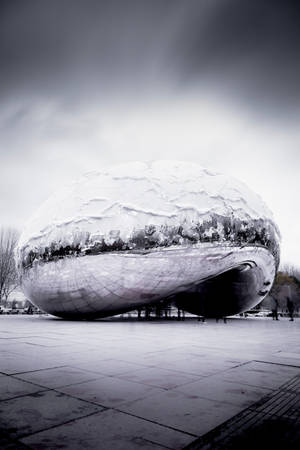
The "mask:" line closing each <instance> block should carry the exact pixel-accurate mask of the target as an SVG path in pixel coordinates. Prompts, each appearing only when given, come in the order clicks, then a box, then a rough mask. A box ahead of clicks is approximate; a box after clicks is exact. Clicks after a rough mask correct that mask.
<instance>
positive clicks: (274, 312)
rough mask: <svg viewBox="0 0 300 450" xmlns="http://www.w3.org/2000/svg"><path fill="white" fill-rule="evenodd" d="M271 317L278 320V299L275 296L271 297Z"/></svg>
mask: <svg viewBox="0 0 300 450" xmlns="http://www.w3.org/2000/svg"><path fill="white" fill-rule="evenodd" d="M272 303H273V305H272V317H273V320H279V319H278V300H277V298H274V297H272Z"/></svg>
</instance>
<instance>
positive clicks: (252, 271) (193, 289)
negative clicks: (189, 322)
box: [23, 244, 275, 318]
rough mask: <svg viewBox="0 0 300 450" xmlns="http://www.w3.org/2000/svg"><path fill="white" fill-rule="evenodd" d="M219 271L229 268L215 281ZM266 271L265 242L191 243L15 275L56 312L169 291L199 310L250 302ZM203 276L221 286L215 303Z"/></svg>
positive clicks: (262, 290) (112, 308) (269, 269)
mask: <svg viewBox="0 0 300 450" xmlns="http://www.w3.org/2000/svg"><path fill="white" fill-rule="evenodd" d="M224 272H227V273H230V274H231V276H229V277H228V279H227V281H226V279H225V281H224V280H223V283H220V278H219V275H220V274H222V273H224ZM274 276H275V261H274V257H273V256H272V254H271V253H270V252H269V251H268V250H267V249H265V248H262V247H254V246H253V247H246V248H239V247H233V246H229V245H223V244H222V245H221V244H196V245H193V246H189V247H183V248H176V247H175V248H166V249H157V250H151V251H148V252H134V253H132V252H111V253H102V254H99V255H86V256H82V257H74V256H71V257H67V258H64V259H61V260H57V261H51V262H47V263H42V262H36V263H34V264H33V266H32V267H31V268H29V269H27V271H26V272H25V274H24V276H23V289H24V292H25V293H26V294H27V295H28V297H29V298H30V299H31V300H32V301H33V302H34V303H35V304H37V305H38V306H39V307H40V308H42V309H44V310H45V311H47V312H49V313H51V314H54V315H58V316H62V317H78V318H79V317H81V318H84V317H87V318H88V317H105V316H109V315H113V314H118V313H120V312H122V311H128V310H132V309H135V308H136V307H137V306H143V305H146V304H150V303H155V302H157V301H159V300H160V299H164V298H167V297H170V298H172V296H174V295H175V297H173V298H174V299H178V301H180V304H181V306H182V307H183V308H185V309H187V310H190V311H191V310H192V311H193V312H196V313H199V314H202V313H203V305H204V304H206V307H205V309H206V311H205V314H206V315H218V314H233V313H238V312H240V311H243V310H246V309H248V308H249V307H251V306H254V305H255V304H256V303H258V302H259V301H261V300H262V298H263V297H264V296H265V295H266V293H267V292H268V290H269V289H270V287H271V284H272V282H273V279H274ZM208 279H209V280H210V281H209V283H210V286H211V287H212V288H213V287H215V288H214V289H216V286H218V285H220V286H221V292H220V293H219V294H220V296H219V299H218V301H217V302H216V303H215V304H214V302H213V299H212V298H210V300H209V301H208V297H212V296H211V295H210V294H208V288H207V281H205V280H208ZM235 283H238V284H236V286H235ZM201 286H203V289H202V288H201ZM205 286H206V288H205ZM232 286H235V291H236V293H235V294H234V292H233V291H232ZM226 289H227V290H228V293H226ZM216 292H217V291H216ZM230 293H231V297H230V298H228V296H229V294H230ZM176 295H177V297H176ZM239 295H240V300H239V301H237V299H236V300H234V301H233V298H234V296H236V297H239ZM209 304H210V305H211V306H210V307H209V306H208V305H209Z"/></svg>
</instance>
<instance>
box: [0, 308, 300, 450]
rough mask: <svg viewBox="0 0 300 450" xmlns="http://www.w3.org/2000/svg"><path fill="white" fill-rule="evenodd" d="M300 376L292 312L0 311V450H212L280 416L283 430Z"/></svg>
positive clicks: (299, 343) (293, 413)
mask: <svg viewBox="0 0 300 450" xmlns="http://www.w3.org/2000/svg"><path fill="white" fill-rule="evenodd" d="M299 377H300V319H296V320H295V321H294V322H290V321H289V320H288V319H286V318H283V319H281V320H280V321H278V322H277V321H273V320H272V319H270V318H248V319H245V318H241V319H238V318H234V319H230V320H229V321H228V322H227V323H226V324H225V323H223V322H221V321H220V322H219V323H216V322H215V321H213V320H208V321H207V322H206V323H202V322H198V321H197V320H191V319H190V320H185V321H176V320H174V321H171V320H157V321H155V320H153V321H149V322H147V321H143V320H142V321H136V320H121V319H119V320H116V319H115V320H101V321H100V320H99V321H94V322H92V321H91V322H87V321H83V322H75V321H63V320H60V319H55V318H53V317H51V316H17V315H16V316H0V399H1V402H0V431H1V438H0V448H3V449H14V448H20V449H22V448H24V449H25V448H33V449H54V448H67V449H81V448H85V449H105V450H110V449H113V450H115V449H125V450H127V449H128V450H131V449H141V448H143V449H157V450H158V449H160V448H161V449H163V448H169V449H183V448H185V447H188V448H190V449H197V448H199V449H200V448H207V449H208V448H222V447H223V446H224V442H231V440H232V438H234V437H235V435H238V434H241V430H246V431H245V432H246V434H247V432H248V431H247V430H248V428H249V426H250V425H249V424H251V423H254V422H255V421H256V422H257V421H258V422H259V424H260V425H261V424H262V423H263V421H264V420H269V421H270V420H271V421H272V420H273V422H274V420H275V422H276V420H277V419H278V420H279V419H280V420H282V417H283V416H284V418H285V419H286V421H287V422H288V423H289V424H290V425H291V427H292V428H291V430H292V431H291V433H292V434H293V433H294V428H293V427H294V424H295V423H299V384H300V378H299ZM297 411H298V412H297ZM281 423H282V422H281ZM247 427H248V428H247ZM277 428H278V427H277ZM298 428H299V427H298ZM285 430H286V428H285ZM298 437H299V436H298ZM298 437H297V436H295V433H294V434H293V439H294V441H295V439H296V440H297V438H298ZM293 439H291V434H290V435H287V436H286V445H285V448H287V449H288V448H294V447H293V445H296V444H295V442H296V441H295V442H294V441H293ZM212 443H214V444H212ZM298 443H299V441H298ZM226 448H230V446H229V445H228V447H226ZM236 448H238V447H236ZM240 448H241V447H240ZM295 448H296V447H295Z"/></svg>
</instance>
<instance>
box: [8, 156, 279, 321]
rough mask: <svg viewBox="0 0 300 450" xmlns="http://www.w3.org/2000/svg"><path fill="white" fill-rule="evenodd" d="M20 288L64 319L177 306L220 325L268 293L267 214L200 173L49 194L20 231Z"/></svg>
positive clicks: (135, 168) (272, 242) (119, 176)
mask: <svg viewBox="0 0 300 450" xmlns="http://www.w3.org/2000/svg"><path fill="white" fill-rule="evenodd" d="M16 258H17V264H18V267H19V271H20V275H21V281H22V288H23V290H24V293H25V294H26V296H27V297H28V298H29V299H30V300H31V301H32V302H33V303H34V304H36V305H37V306H39V307H40V308H41V309H43V310H45V311H47V312H49V313H51V314H53V315H56V316H60V317H65V318H97V317H105V316H111V315H114V314H119V313H120V312H125V311H129V310H133V309H136V308H137V307H140V306H145V305H147V304H153V303H156V302H159V301H161V300H163V299H166V300H168V299H169V300H172V301H175V302H176V303H177V304H178V305H180V307H182V308H183V309H186V310H187V311H190V312H193V313H196V314H202V315H205V316H222V315H229V314H235V313H238V312H242V311H245V310H247V309H249V308H250V307H252V306H254V305H255V304H257V303H258V302H260V301H261V300H262V299H263V298H264V296H265V295H267V293H268V292H269V290H270V288H271V286H272V283H273V280H274V277H275V274H276V269H277V267H278V263H279V232H278V229H277V227H276V225H275V224H274V221H273V218H272V214H271V213H270V211H269V210H268V208H267V207H266V205H265V204H264V203H263V201H262V200H261V199H260V197H259V196H258V195H256V194H255V193H253V192H252V191H250V190H249V189H248V188H247V187H246V186H245V185H244V184H243V183H241V182H239V181H237V180H235V179H232V178H230V177H228V176H225V175H222V174H219V173H214V172H211V171H209V170H206V169H204V168H202V167H201V166H199V165H197V164H192V163H185V162H176V161H157V162H152V163H139V162H136V163H128V164H123V165H120V166H116V167H112V168H109V169H102V170H100V171H97V172H92V173H88V174H86V175H84V176H83V177H82V178H81V179H80V180H78V181H76V182H74V183H72V184H70V185H68V186H67V187H65V188H64V189H61V190H60V191H58V192H57V193H55V194H54V195H53V196H52V197H51V198H50V199H49V200H48V201H46V202H45V203H44V204H43V205H42V207H41V208H40V209H39V210H38V211H37V213H36V214H35V215H34V217H33V218H32V219H31V221H30V222H29V223H28V224H27V226H26V227H25V229H24V231H23V233H22V235H21V238H20V241H19V244H18V248H17V253H16Z"/></svg>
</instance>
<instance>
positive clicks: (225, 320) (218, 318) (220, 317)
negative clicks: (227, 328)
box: [216, 316, 227, 323]
mask: <svg viewBox="0 0 300 450" xmlns="http://www.w3.org/2000/svg"><path fill="white" fill-rule="evenodd" d="M220 319H223V321H224V323H227V317H226V316H217V317H216V322H217V323H218V322H219V320H220Z"/></svg>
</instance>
